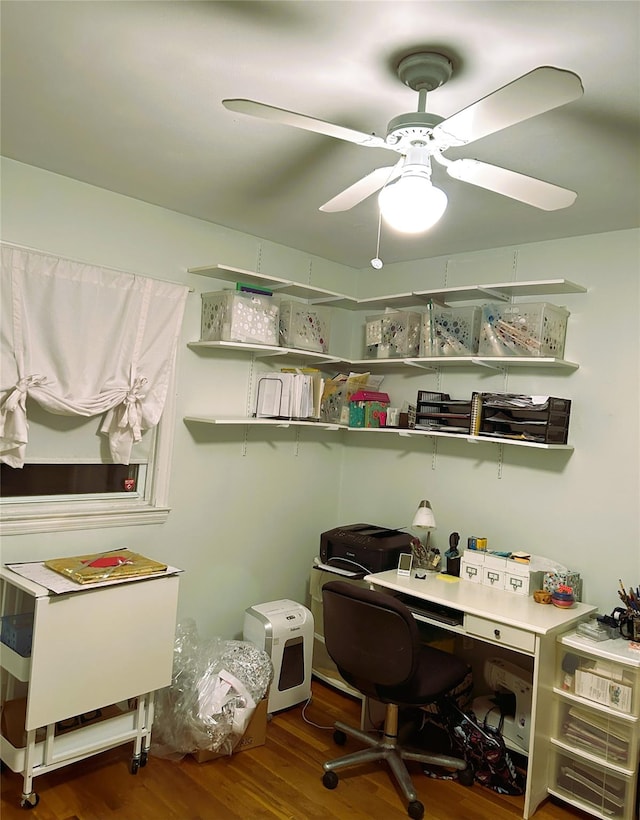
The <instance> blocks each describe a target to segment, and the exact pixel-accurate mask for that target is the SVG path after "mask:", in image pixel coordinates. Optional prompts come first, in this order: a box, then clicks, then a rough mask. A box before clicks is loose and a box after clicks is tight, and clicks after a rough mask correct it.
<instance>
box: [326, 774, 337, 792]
mask: <svg viewBox="0 0 640 820" xmlns="http://www.w3.org/2000/svg"><path fill="white" fill-rule="evenodd" d="M322 785H323V786H324V787H325V789H335V787H336V786H337V785H338V775H337V774H336V773H335V772H325V773H324V774H323V775H322Z"/></svg>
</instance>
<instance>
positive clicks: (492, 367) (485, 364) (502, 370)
mask: <svg viewBox="0 0 640 820" xmlns="http://www.w3.org/2000/svg"><path fill="white" fill-rule="evenodd" d="M471 362H472V363H473V364H477V365H480V367H486V368H487V370H497V371H498V373H506V372H507V368H506V366H505V365H499V364H496V363H495V362H490V361H487V360H486V359H475V358H472V359H471Z"/></svg>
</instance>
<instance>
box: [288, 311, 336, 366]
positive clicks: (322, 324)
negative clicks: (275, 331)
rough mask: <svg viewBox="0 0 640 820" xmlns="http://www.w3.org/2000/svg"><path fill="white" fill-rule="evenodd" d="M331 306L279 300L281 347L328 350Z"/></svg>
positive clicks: (318, 351) (317, 351)
mask: <svg viewBox="0 0 640 820" xmlns="http://www.w3.org/2000/svg"><path fill="white" fill-rule="evenodd" d="M330 332H331V308H329V307H323V306H322V305H309V304H307V303H305V302H296V301H293V300H283V301H282V302H280V343H281V345H282V346H283V347H292V348H296V349H299V350H313V351H314V352H315V353H328V352H329V336H330Z"/></svg>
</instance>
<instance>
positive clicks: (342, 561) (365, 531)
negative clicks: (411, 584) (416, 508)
mask: <svg viewBox="0 0 640 820" xmlns="http://www.w3.org/2000/svg"><path fill="white" fill-rule="evenodd" d="M411 537H412V536H411V535H409V533H406V532H400V530H390V529H387V528H386V527H377V526H376V525H375V524H346V525H345V526H343V527H335V529H333V530H328V531H327V532H323V533H322V535H321V536H320V561H321V562H322V563H323V564H325V565H326V566H327V567H335V568H337V569H343V570H349V571H351V572H357V573H361V574H362V575H366V574H368V573H371V572H384V571H385V570H387V569H395V568H396V567H397V566H398V559H399V557H400V553H401V552H411Z"/></svg>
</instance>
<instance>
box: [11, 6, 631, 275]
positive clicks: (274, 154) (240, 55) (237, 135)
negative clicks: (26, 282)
mask: <svg viewBox="0 0 640 820" xmlns="http://www.w3.org/2000/svg"><path fill="white" fill-rule="evenodd" d="M0 14H1V27H2V65H1V68H2V87H1V92H2V97H1V104H2V123H1V124H2V131H1V150H2V154H3V155H5V156H7V157H10V158H13V159H15V160H18V161H20V162H24V163H28V164H30V165H35V166H38V167H41V168H45V169H47V170H50V171H53V172H56V173H58V174H63V175H65V176H68V177H72V178H74V179H78V180H82V181H85V182H88V183H90V184H92V185H97V186H99V187H102V188H106V189H108V190H111V191H116V192H118V193H121V194H125V195H128V196H131V197H135V198H137V199H140V200H143V201H145V202H150V203H154V204H157V205H160V206H162V207H164V208H169V209H171V210H174V211H178V212H180V213H183V214H188V215H190V216H194V217H198V218H200V219H203V220H207V221H210V222H214V223H218V224H220V225H225V226H229V227H231V228H236V229H238V230H240V231H243V232H245V233H249V234H253V235H255V236H258V237H265V238H268V239H271V240H273V241H275V242H280V243H283V244H285V245H288V246H290V247H294V248H300V249H302V250H304V251H307V252H309V253H313V254H318V255H320V256H323V257H325V258H328V259H334V260H337V261H339V262H343V263H345V264H348V265H352V266H355V267H358V268H360V267H364V266H366V265H367V264H368V262H369V260H370V259H371V257H372V256H375V250H376V236H377V227H378V217H377V210H376V197H375V196H373V197H370V198H369V199H368V200H366V201H365V202H363V203H361V204H360V205H358V206H356V207H355V208H353V209H352V210H351V211H347V212H344V213H336V214H328V213H321V212H319V211H318V207H319V206H320V205H322V204H323V203H324V202H326V201H327V200H328V199H330V198H331V197H333V196H334V195H335V194H337V193H338V192H339V191H341V190H343V189H344V188H346V187H347V186H348V185H350V184H351V183H352V182H355V181H356V180H357V179H359V178H360V177H361V176H364V175H365V174H366V173H368V172H369V171H371V170H373V169H374V168H376V167H378V166H380V165H389V164H393V163H394V162H395V159H396V158H397V156H396V155H394V154H390V153H389V152H388V151H386V150H384V149H379V148H365V147H360V146H356V145H353V144H351V143H346V142H342V141H339V140H336V139H333V138H331V137H327V136H321V135H317V134H312V133H308V132H306V131H301V130H299V129H296V128H292V127H287V126H284V125H279V124H274V123H270V122H264V121H262V120H258V119H254V118H253V117H248V116H245V115H241V114H234V113H232V112H230V111H228V110H226V109H225V108H224V107H223V106H222V105H221V100H222V99H224V98H228V97H246V98H250V99H254V100H258V101H260V102H264V103H268V104H270V105H274V106H277V107H280V108H285V109H289V110H292V111H297V112H300V113H303V114H308V115H310V116H313V117H317V118H320V119H324V120H328V121H330V122H334V123H338V124H340V125H345V126H348V127H350V128H355V129H357V130H359V131H365V132H367V133H371V132H375V133H376V134H381V135H383V136H384V134H385V133H386V125H387V122H388V121H389V120H390V119H391V118H392V117H395V116H396V115H398V114H400V113H404V112H410V111H415V110H416V109H417V101H418V100H417V98H418V95H417V93H416V92H414V91H412V90H411V89H410V88H408V87H406V86H405V85H403V84H402V83H401V82H400V80H398V78H397V76H396V74H395V65H396V64H397V61H398V59H399V57H401V56H404V55H406V54H407V53H411V52H413V51H416V50H424V49H425V48H426V49H430V50H435V51H440V52H442V53H445V54H446V55H447V56H449V57H450V58H451V60H452V61H453V64H454V75H453V77H452V79H451V80H450V81H449V82H448V83H447V84H446V85H444V86H442V87H441V88H439V89H437V90H436V91H434V92H432V93H430V94H429V95H428V100H427V110H428V111H431V112H434V113H437V114H439V115H441V116H443V117H447V116H449V115H451V114H453V113H455V112H456V111H458V110H460V109H461V108H464V107H465V106H467V105H469V104H470V103H472V102H474V101H476V100H477V99H479V98H481V97H483V96H485V95H487V94H488V93H490V92H492V91H494V90H495V89H497V88H499V87H501V86H503V85H505V84H506V83H508V82H510V81H512V80H513V79H515V78H516V77H519V76H521V75H523V74H526V73H527V72H529V71H531V70H532V69H533V68H535V67H537V66H541V65H552V66H556V67H559V68H564V69H568V70H571V71H573V72H575V73H577V74H578V75H579V76H580V77H581V78H582V82H583V85H584V89H585V93H584V96H583V97H582V98H581V99H579V100H577V101H575V102H572V103H569V104H568V105H566V106H563V107H561V108H558V109H556V110H554V111H551V112H547V113H545V114H543V115H540V116H538V117H536V118H534V119H530V120H527V121H526V122H523V123H520V124H518V125H514V126H512V127H510V128H508V129H506V130H504V131H501V132H499V133H497V134H493V135H491V136H488V137H485V138H484V139H481V140H478V141H477V142H474V143H473V144H472V145H469V146H467V147H466V148H465V149H464V150H463V149H455V150H452V151H451V152H449V156H451V157H453V158H456V157H459V156H469V157H474V158H477V159H481V160H484V161H486V162H490V163H493V164H496V165H500V166H503V167H506V168H510V169H512V170H516V171H519V172H522V173H525V174H529V175H531V176H536V177H539V178H541V179H544V180H547V181H549V182H553V183H555V184H557V185H560V186H563V187H566V188H570V189H572V190H574V191H577V193H578V198H577V201H576V203H575V204H574V205H572V206H571V207H569V208H567V209H564V210H561V211H555V212H544V211H539V210H537V209H534V208H532V207H530V206H527V205H524V204H521V203H519V202H516V201H514V200H511V199H507V198H505V197H502V196H499V195H497V194H493V193H490V192H488V191H485V190H482V189H480V188H476V187H474V186H471V185H468V184H465V183H463V182H459V181H457V180H454V179H451V178H449V177H447V176H446V174H444V173H443V171H444V169H442V168H440V167H439V166H437V167H435V168H434V181H436V184H438V185H439V186H440V187H442V188H444V189H445V190H446V192H447V194H448V196H449V207H448V209H447V212H446V213H445V216H444V217H443V218H442V220H441V221H440V223H438V225H436V226H435V228H433V229H432V230H431V231H430V232H428V233H426V234H423V235H421V236H420V237H418V238H408V237H406V236H405V237H400V236H398V235H395V236H394V235H392V234H391V232H390V231H387V230H385V229H384V227H383V229H382V239H381V248H380V256H382V258H383V259H384V260H385V262H393V261H400V260H408V259H416V258H422V257H431V256H439V255H446V254H451V253H457V252H462V251H469V250H478V249H482V248H489V247H500V246H504V245H511V244H520V243H524V242H532V241H539V240H544V239H550V238H556V237H562V236H576V235H581V234H587V233H593V232H599V231H610V230H617V229H623V228H628V227H632V226H637V225H638V224H639V222H640V205H639V191H640V160H639V144H640V140H639V136H640V62H639V57H638V55H639V53H640V47H639V46H640V43H639V39H640V38H639V33H640V23H639V21H640V3H638V2H635V0H629V1H628V2H627V1H625V0H623V1H622V2H618V1H617V0H605V2H595V0H594V1H592V0H589V1H588V2H580V1H579V0H573V1H571V2H553V1H551V0H533V1H532V2H527V1H526V0H517V2H509V1H508V0H500V1H499V2H482V1H481V0H474V1H472V2H464V1H463V0H458V1H457V2H456V1H453V0H448V1H447V0H440V2H422V1H421V0H414V2H404V0H380V1H379V2H369V0H350V1H349V2H338V1H337V0H335V1H334V0H286V1H285V2H267V1H263V2H243V1H242V0H231V2H186V1H185V2H181V0H174V2H155V1H154V0H147V1H146V2H99V1H97V2H89V1H85V2H53V1H52V0H46V2H35V1H29V2H25V1H24V0H18V1H17V2H15V1H14V0H2V2H1V3H0ZM390 158H391V161H389V160H390Z"/></svg>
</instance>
